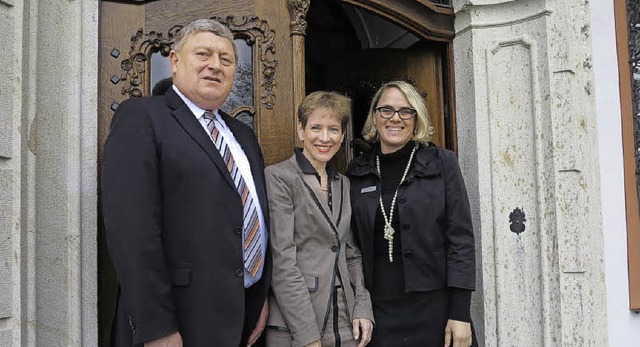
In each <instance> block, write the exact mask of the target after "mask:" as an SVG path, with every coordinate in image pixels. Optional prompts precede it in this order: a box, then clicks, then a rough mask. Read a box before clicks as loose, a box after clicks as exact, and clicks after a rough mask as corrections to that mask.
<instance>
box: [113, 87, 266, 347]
mask: <svg viewBox="0 0 640 347" xmlns="http://www.w3.org/2000/svg"><path fill="white" fill-rule="evenodd" d="M221 114H222V113H221ZM222 117H223V119H224V121H225V122H226V123H227V125H228V126H229V128H230V129H231V131H232V132H233V134H234V136H235V138H236V139H237V141H238V142H239V143H240V145H241V146H242V148H243V150H244V152H245V154H246V155H247V158H248V160H249V163H250V164H251V172H252V175H253V179H254V181H255V186H256V190H257V195H258V197H259V200H260V204H261V207H262V213H263V215H264V217H265V220H266V224H267V226H268V224H269V223H268V215H269V213H268V206H267V200H266V195H265V189H264V187H265V183H264V172H263V169H264V162H263V158H262V154H261V152H260V147H259V145H258V142H257V140H256V138H255V136H254V134H253V132H252V131H251V129H250V128H248V127H247V126H245V125H244V124H242V123H241V122H239V121H237V120H235V119H233V118H231V117H229V116H228V115H225V114H222ZM102 169H103V171H102V207H103V212H104V222H105V228H106V235H107V243H108V247H109V252H110V254H111V258H112V260H113V263H114V265H115V268H116V272H117V276H118V282H119V285H120V288H119V290H120V295H119V299H118V311H117V316H116V321H115V322H114V327H115V336H114V345H117V346H132V345H137V344H140V343H143V342H146V341H149V340H153V339H156V338H159V337H162V336H165V335H168V334H170V333H172V332H174V331H180V333H181V335H182V338H183V341H184V343H185V346H211V345H216V346H229V347H237V346H238V345H240V343H241V340H242V339H243V338H246V333H247V331H249V332H250V331H251V330H250V329H252V328H253V327H254V326H255V324H256V322H257V319H258V316H259V314H260V311H261V308H262V306H263V303H264V300H265V298H266V295H267V290H268V288H269V281H270V278H271V259H270V257H269V254H270V250H269V249H267V259H266V260H265V266H264V272H263V275H262V278H261V280H260V281H259V282H258V283H256V284H254V285H253V286H252V287H251V288H249V289H247V290H246V291H245V288H244V282H243V278H242V273H243V260H242V235H241V230H242V225H243V214H242V201H241V199H240V196H239V195H238V192H237V190H236V188H235V185H234V184H233V182H232V180H231V177H230V175H229V172H228V171H227V169H226V167H225V165H224V162H223V159H222V158H221V156H220V154H219V152H218V150H217V149H216V147H215V145H214V144H213V142H212V141H211V139H210V137H209V135H208V134H207V132H206V131H205V130H204V129H203V128H202V126H201V125H200V123H199V122H198V120H197V119H196V117H195V116H194V115H193V113H192V112H191V111H190V110H189V108H188V107H187V105H186V104H185V103H184V102H183V101H182V100H181V99H180V97H179V96H178V95H177V94H176V93H175V92H174V91H173V90H170V91H169V92H167V94H165V95H164V96H156V97H150V98H142V99H132V100H128V101H125V102H123V103H122V104H121V105H120V106H119V107H118V110H117V111H116V113H115V115H114V118H113V121H112V125H111V130H110V134H109V137H108V139H107V142H106V144H105V151H104V161H103V167H102ZM245 292H246V294H245ZM243 329H244V336H243Z"/></svg>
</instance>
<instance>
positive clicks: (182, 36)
mask: <svg viewBox="0 0 640 347" xmlns="http://www.w3.org/2000/svg"><path fill="white" fill-rule="evenodd" d="M202 31H208V32H210V33H212V34H214V35H216V36H220V37H224V38H225V39H227V40H229V41H231V46H233V54H234V55H235V58H236V61H238V48H237V47H236V43H235V42H234V41H233V33H232V32H231V30H229V28H227V27H226V26H224V24H222V23H220V22H218V21H217V20H214V19H196V20H194V21H193V22H191V23H189V24H187V25H185V26H184V27H183V28H182V29H180V30H179V31H178V33H177V34H176V38H175V40H174V41H173V44H172V45H171V49H173V50H174V51H176V52H177V51H180V49H182V46H183V45H184V43H185V42H186V41H187V39H188V38H189V37H190V36H191V35H193V34H196V33H199V32H202Z"/></svg>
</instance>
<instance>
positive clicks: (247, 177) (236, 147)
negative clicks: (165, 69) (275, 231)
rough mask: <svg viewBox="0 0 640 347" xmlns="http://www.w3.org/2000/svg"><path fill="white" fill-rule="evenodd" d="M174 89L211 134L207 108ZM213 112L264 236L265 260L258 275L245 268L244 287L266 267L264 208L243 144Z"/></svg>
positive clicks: (255, 279) (263, 251)
mask: <svg viewBox="0 0 640 347" xmlns="http://www.w3.org/2000/svg"><path fill="white" fill-rule="evenodd" d="M173 90H174V91H175V92H176V93H177V94H178V96H180V98H181V99H182V101H184V103H185V104H187V106H188V107H189V109H190V110H191V112H192V113H193V115H194V116H195V117H196V119H197V120H198V122H200V125H202V128H203V129H204V131H205V133H207V134H209V129H208V128H207V123H206V121H205V117H204V113H205V111H206V110H205V109H203V108H200V107H199V106H198V105H196V104H194V103H193V102H191V100H189V99H187V97H186V96H184V94H182V93H181V92H180V90H178V88H177V87H176V85H175V84H174V85H173ZM212 112H213V113H214V114H215V115H216V117H215V119H214V122H215V125H216V127H217V128H218V131H219V132H220V135H222V137H223V138H224V140H225V141H226V143H227V146H229V150H230V151H231V155H233V160H234V161H235V162H236V165H237V166H238V170H239V171H240V174H241V175H242V178H243V179H244V181H245V183H246V184H247V186H248V187H249V194H251V198H252V199H253V202H254V203H255V204H256V211H257V212H258V218H259V220H260V229H259V232H260V235H261V237H262V259H263V261H262V265H260V269H258V273H256V277H251V274H249V272H248V271H247V269H244V287H245V288H249V287H250V286H251V285H252V284H254V283H256V282H258V281H259V280H260V278H261V277H262V270H263V269H264V261H265V256H266V254H265V253H266V250H267V229H266V227H265V221H264V216H263V215H262V208H261V207H260V200H259V199H258V194H257V192H256V186H255V183H254V182H253V175H252V174H251V166H250V165H249V160H248V159H247V156H246V155H245V154H244V151H243V150H242V146H241V145H240V144H239V143H238V141H237V140H236V138H235V136H233V133H232V132H231V130H230V129H229V127H227V124H226V123H225V122H224V121H223V120H222V117H220V114H219V113H218V110H212ZM209 139H210V140H211V142H213V139H212V138H211V136H209ZM242 244H244V233H243V235H242ZM242 249H243V254H242V255H243V259H244V247H242ZM243 263H244V262H243ZM243 268H244V266H243Z"/></svg>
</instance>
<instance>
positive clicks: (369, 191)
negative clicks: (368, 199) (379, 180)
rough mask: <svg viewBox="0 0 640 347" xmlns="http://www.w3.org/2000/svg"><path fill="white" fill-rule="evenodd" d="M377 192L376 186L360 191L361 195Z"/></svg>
mask: <svg viewBox="0 0 640 347" xmlns="http://www.w3.org/2000/svg"><path fill="white" fill-rule="evenodd" d="M375 191H376V186H371V187H365V188H362V189H360V194H364V193H371V192H375Z"/></svg>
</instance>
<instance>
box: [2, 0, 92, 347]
mask: <svg viewBox="0 0 640 347" xmlns="http://www.w3.org/2000/svg"><path fill="white" fill-rule="evenodd" d="M97 42H98V1H97V0H83V1H37V0H24V1H15V0H0V46H1V47H2V50H0V61H1V62H2V64H0V76H2V77H1V78H2V79H1V81H2V82H1V83H0V346H95V345H96V344H97V288H96V276H97V264H96V259H97V253H96V228H97V219H96V218H97V217H96V215H97V171H96V170H97V169H96V164H97V156H96V152H97V80H96V78H97V69H98V65H97V62H98V59H97V51H98V46H97Z"/></svg>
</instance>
